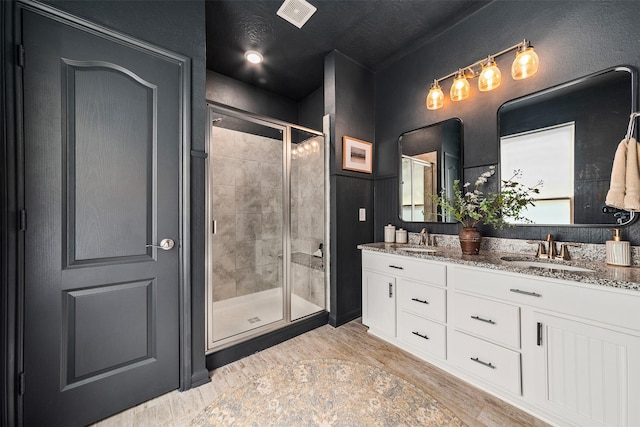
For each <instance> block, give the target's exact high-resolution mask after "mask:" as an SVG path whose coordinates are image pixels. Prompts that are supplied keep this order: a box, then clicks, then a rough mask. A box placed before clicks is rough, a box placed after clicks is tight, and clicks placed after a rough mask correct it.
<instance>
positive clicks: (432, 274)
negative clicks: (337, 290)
mask: <svg viewBox="0 0 640 427" xmlns="http://www.w3.org/2000/svg"><path fill="white" fill-rule="evenodd" d="M445 287H446V266H445V265H444V264H440V263H433V262H429V261H424V260H420V259H415V258H409V257H403V256H396V255H387V254H379V253H371V252H366V251H365V252H363V253H362V323H363V324H364V325H366V326H368V327H369V331H370V332H371V333H372V334H374V335H377V336H379V337H381V338H384V339H387V340H388V341H390V342H393V343H394V344H397V345H399V346H401V347H403V348H407V349H409V351H411V352H412V353H414V354H417V355H420V356H423V357H424V356H425V355H428V356H431V357H432V356H436V357H439V358H442V359H444V358H445V357H446V326H445V322H446V317H447V314H446V288H445Z"/></svg>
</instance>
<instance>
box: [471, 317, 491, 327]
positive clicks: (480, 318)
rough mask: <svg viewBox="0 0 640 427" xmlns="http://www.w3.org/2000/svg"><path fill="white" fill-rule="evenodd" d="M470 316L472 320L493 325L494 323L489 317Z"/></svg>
mask: <svg viewBox="0 0 640 427" xmlns="http://www.w3.org/2000/svg"><path fill="white" fill-rule="evenodd" d="M471 318H472V319H474V320H479V321H481V322H485V323H489V324H491V325H495V324H496V322H494V321H493V320H491V319H483V318H482V317H479V316H471Z"/></svg>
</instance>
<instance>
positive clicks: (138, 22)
mask: <svg viewBox="0 0 640 427" xmlns="http://www.w3.org/2000/svg"><path fill="white" fill-rule="evenodd" d="M46 3H48V4H50V5H52V6H54V7H56V8H58V9H60V10H63V11H66V12H69V13H71V14H72V15H75V16H78V17H81V18H85V19H87V20H89V21H91V22H94V23H96V24H99V25H102V26H105V27H108V28H110V29H113V30H116V31H118V32H121V33H124V34H127V35H130V36H132V37H135V38H138V39H141V40H144V41H147V42H149V43H152V44H155V45H156V46H160V47H162V48H165V49H168V50H171V51H173V52H176V53H179V54H182V55H184V56H187V57H189V58H191V61H192V62H191V111H190V113H191V149H192V150H196V151H204V145H205V135H204V131H205V114H206V108H205V103H204V98H205V71H206V65H205V62H206V58H205V53H206V46H205V15H204V1H202V0H182V1H179V0H173V1H157V0H149V1H134V2H131V1H119V0H91V1H60V0H55V1H51V0H49V1H46ZM204 202H205V192H204V161H203V159H200V158H192V161H191V260H192V261H191V301H192V303H191V310H192V312H191V314H192V316H191V325H192V329H191V337H188V338H190V339H191V342H192V346H191V347H192V351H191V353H192V355H191V357H192V368H193V375H192V382H193V384H194V385H198V384H201V383H203V382H206V381H208V380H209V376H208V371H207V370H206V367H205V358H204V351H205V349H204V343H205V338H204V333H205V331H204V326H205V324H204V320H203V319H204V318H205V317H204V302H205V267H204V247H205V246H204V244H205V240H204V238H205V234H206V233H205V228H204V225H205V221H204Z"/></svg>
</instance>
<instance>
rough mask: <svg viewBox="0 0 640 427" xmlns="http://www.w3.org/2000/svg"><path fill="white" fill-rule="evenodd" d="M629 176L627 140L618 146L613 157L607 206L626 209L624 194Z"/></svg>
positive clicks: (606, 200)
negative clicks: (627, 176)
mask: <svg viewBox="0 0 640 427" xmlns="http://www.w3.org/2000/svg"><path fill="white" fill-rule="evenodd" d="M626 175H627V139H626V138H625V139H623V140H622V141H620V144H618V148H617V149H616V154H615V156H614V157H613V168H612V169H611V185H610V187H609V191H608V192H607V197H606V199H605V202H604V203H605V204H606V205H607V206H613V207H614V208H618V209H624V192H625V182H626Z"/></svg>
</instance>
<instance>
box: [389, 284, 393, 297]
mask: <svg viewBox="0 0 640 427" xmlns="http://www.w3.org/2000/svg"><path fill="white" fill-rule="evenodd" d="M389 298H393V283H389Z"/></svg>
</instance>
